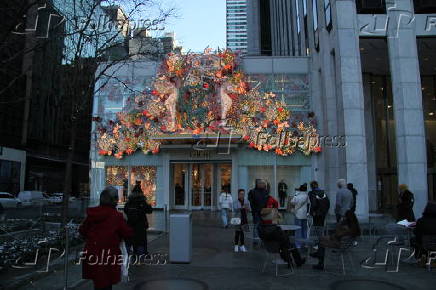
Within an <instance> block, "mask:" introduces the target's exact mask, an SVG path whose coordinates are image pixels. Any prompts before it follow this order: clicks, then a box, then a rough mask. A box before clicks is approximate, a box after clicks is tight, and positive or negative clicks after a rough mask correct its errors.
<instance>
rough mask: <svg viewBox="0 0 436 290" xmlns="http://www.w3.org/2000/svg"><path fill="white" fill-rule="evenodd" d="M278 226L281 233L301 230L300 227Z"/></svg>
mask: <svg viewBox="0 0 436 290" xmlns="http://www.w3.org/2000/svg"><path fill="white" fill-rule="evenodd" d="M278 226H279V227H280V228H281V229H282V231H296V230H299V229H301V227H300V226H297V225H278Z"/></svg>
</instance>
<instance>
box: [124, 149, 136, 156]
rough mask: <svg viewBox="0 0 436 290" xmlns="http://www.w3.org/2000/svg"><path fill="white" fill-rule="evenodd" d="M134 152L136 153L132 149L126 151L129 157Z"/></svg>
mask: <svg viewBox="0 0 436 290" xmlns="http://www.w3.org/2000/svg"><path fill="white" fill-rule="evenodd" d="M133 152H135V151H133V150H132V149H131V148H128V149H127V150H126V153H127V155H132V154H133Z"/></svg>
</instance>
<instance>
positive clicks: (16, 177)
mask: <svg viewBox="0 0 436 290" xmlns="http://www.w3.org/2000/svg"><path fill="white" fill-rule="evenodd" d="M20 179H21V163H20V162H15V161H8V160H0V191H2V192H8V193H11V194H17V193H18V192H19V191H20Z"/></svg>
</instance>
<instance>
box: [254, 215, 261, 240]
mask: <svg viewBox="0 0 436 290" xmlns="http://www.w3.org/2000/svg"><path fill="white" fill-rule="evenodd" d="M253 224H254V229H253V241H254V242H255V243H257V239H259V226H260V213H258V212H253Z"/></svg>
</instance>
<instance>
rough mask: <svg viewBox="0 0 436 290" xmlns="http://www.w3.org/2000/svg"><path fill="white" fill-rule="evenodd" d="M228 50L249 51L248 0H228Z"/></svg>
mask: <svg viewBox="0 0 436 290" xmlns="http://www.w3.org/2000/svg"><path fill="white" fill-rule="evenodd" d="M226 10H227V15H226V31H227V34H226V35H227V37H226V38H227V48H230V49H231V50H233V51H240V52H242V53H245V52H246V51H247V0H226Z"/></svg>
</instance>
